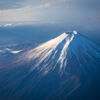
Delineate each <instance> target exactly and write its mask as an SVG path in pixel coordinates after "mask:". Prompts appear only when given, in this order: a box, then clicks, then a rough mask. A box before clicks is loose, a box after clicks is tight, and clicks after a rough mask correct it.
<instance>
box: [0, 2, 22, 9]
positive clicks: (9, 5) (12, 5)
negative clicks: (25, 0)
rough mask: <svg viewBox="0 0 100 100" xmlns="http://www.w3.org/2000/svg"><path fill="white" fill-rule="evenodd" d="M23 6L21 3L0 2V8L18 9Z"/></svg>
mask: <svg viewBox="0 0 100 100" xmlns="http://www.w3.org/2000/svg"><path fill="white" fill-rule="evenodd" d="M21 7H23V6H22V5H21V4H16V3H0V10H8V9H17V8H21Z"/></svg>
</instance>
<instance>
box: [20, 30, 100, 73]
mask: <svg viewBox="0 0 100 100" xmlns="http://www.w3.org/2000/svg"><path fill="white" fill-rule="evenodd" d="M21 57H22V58H21V59H24V60H27V61H28V62H32V67H31V71H33V70H34V69H36V68H37V69H38V70H40V71H44V72H43V73H44V74H47V73H48V72H49V71H50V70H57V72H60V73H61V75H62V74H63V73H64V74H71V73H72V71H73V69H74V70H75V72H74V73H73V74H75V73H78V72H77V70H81V69H83V70H82V71H84V72H86V71H87V70H90V71H91V70H92V69H93V67H94V65H95V64H96V63H97V64H98V65H100V46H99V45H97V44H95V43H94V42H92V41H90V40H89V39H87V38H85V37H84V36H82V35H81V34H79V33H78V32H76V31H73V32H70V31H69V32H66V33H62V34H61V35H60V36H58V37H56V38H54V39H52V40H49V41H47V42H45V43H43V44H41V45H39V46H38V47H36V48H34V49H31V50H29V51H27V52H25V53H24V54H23V55H22V56H21ZM88 62H89V63H88ZM90 62H91V63H92V64H91V63H90ZM69 65H71V66H70V67H69ZM76 66H77V68H76ZM71 67H72V68H71ZM78 67H79V68H78ZM95 67H97V66H95ZM70 68H71V69H70ZM69 69H70V71H69ZM80 73H81V72H80Z"/></svg>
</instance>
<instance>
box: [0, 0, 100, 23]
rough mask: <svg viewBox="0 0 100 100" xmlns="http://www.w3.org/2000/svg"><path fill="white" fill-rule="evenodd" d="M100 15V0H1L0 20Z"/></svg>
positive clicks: (35, 19)
mask: <svg viewBox="0 0 100 100" xmlns="http://www.w3.org/2000/svg"><path fill="white" fill-rule="evenodd" d="M91 16H92V17H98V16H99V17H100V0H0V21H56V20H65V19H71V18H83V17H91Z"/></svg>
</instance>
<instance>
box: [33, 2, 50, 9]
mask: <svg viewBox="0 0 100 100" xmlns="http://www.w3.org/2000/svg"><path fill="white" fill-rule="evenodd" d="M50 4H51V2H48V3H46V4H42V5H39V6H37V7H35V8H42V7H48V6H50Z"/></svg>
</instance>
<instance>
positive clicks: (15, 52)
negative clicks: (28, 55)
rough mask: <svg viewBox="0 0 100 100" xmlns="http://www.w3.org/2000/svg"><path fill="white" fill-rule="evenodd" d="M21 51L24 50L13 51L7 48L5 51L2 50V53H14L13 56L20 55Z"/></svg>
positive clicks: (0, 51)
mask: <svg viewBox="0 0 100 100" xmlns="http://www.w3.org/2000/svg"><path fill="white" fill-rule="evenodd" d="M21 51H22V50H17V51H13V49H9V48H5V49H4V50H0V53H6V52H10V53H13V54H17V53H19V52H21Z"/></svg>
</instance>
